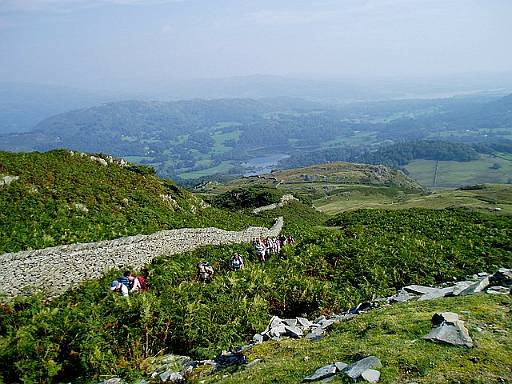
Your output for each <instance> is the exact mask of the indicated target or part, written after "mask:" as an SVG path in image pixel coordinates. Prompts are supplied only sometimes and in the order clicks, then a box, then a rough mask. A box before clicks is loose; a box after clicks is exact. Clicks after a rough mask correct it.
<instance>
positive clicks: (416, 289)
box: [404, 285, 438, 295]
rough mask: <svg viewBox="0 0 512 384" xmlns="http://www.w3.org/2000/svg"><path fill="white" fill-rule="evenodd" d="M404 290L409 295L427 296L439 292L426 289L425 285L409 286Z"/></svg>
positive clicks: (430, 288)
mask: <svg viewBox="0 0 512 384" xmlns="http://www.w3.org/2000/svg"><path fill="white" fill-rule="evenodd" d="M404 289H405V290H406V291H407V292H409V293H414V294H415V295H426V294H429V293H433V292H436V291H437V290H438V288H432V287H426V286H424V285H408V286H407V287H404Z"/></svg>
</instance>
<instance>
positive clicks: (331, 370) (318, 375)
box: [303, 364, 337, 382]
mask: <svg viewBox="0 0 512 384" xmlns="http://www.w3.org/2000/svg"><path fill="white" fill-rule="evenodd" d="M336 371H337V368H336V365H335V364H329V365H326V366H325V367H322V368H318V369H317V370H316V371H315V373H313V374H312V375H309V376H306V377H305V378H304V380H303V381H305V382H308V381H317V380H322V379H326V378H328V377H331V376H334V375H335V374H336Z"/></svg>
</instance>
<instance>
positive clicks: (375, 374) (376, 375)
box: [361, 369, 380, 383]
mask: <svg viewBox="0 0 512 384" xmlns="http://www.w3.org/2000/svg"><path fill="white" fill-rule="evenodd" d="M361 377H362V378H363V379H364V380H366V381H367V382H369V383H377V382H378V381H379V379H380V372H379V371H377V370H375V369H367V370H366V371H364V372H363V373H361Z"/></svg>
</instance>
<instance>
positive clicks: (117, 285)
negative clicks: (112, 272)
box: [110, 280, 128, 297]
mask: <svg viewBox="0 0 512 384" xmlns="http://www.w3.org/2000/svg"><path fill="white" fill-rule="evenodd" d="M110 290H112V291H114V292H118V293H119V294H120V295H121V296H124V297H127V296H128V287H127V286H126V285H124V284H123V283H121V282H120V281H119V280H114V281H113V282H112V283H111V284H110Z"/></svg>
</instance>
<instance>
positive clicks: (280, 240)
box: [252, 235, 295, 261]
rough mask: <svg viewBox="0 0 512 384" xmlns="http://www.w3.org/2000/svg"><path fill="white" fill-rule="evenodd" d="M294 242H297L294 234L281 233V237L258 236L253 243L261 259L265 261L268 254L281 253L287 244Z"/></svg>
mask: <svg viewBox="0 0 512 384" xmlns="http://www.w3.org/2000/svg"><path fill="white" fill-rule="evenodd" d="M293 243H295V239H294V238H293V236H291V235H288V236H284V235H281V236H279V237H267V238H266V239H261V238H257V239H255V240H254V241H253V243H252V244H253V246H254V249H255V250H256V255H257V256H258V257H259V259H260V261H265V260H266V257H267V256H270V255H272V254H274V255H278V254H279V253H281V249H282V248H283V246H284V245H285V244H293Z"/></svg>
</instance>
